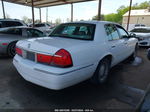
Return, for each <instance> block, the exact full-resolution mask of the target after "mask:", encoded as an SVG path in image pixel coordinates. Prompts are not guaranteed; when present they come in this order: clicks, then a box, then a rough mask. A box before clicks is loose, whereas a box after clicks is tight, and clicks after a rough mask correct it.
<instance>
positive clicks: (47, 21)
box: [46, 7, 48, 22]
mask: <svg viewBox="0 0 150 112" xmlns="http://www.w3.org/2000/svg"><path fill="white" fill-rule="evenodd" d="M46 22H48V7H47V8H46Z"/></svg>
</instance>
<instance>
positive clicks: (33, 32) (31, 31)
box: [27, 29, 45, 37]
mask: <svg viewBox="0 0 150 112" xmlns="http://www.w3.org/2000/svg"><path fill="white" fill-rule="evenodd" d="M27 35H28V37H43V36H45V35H44V33H43V32H41V31H39V30H36V29H27Z"/></svg>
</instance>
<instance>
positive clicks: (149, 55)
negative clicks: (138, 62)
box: [147, 49, 150, 60]
mask: <svg viewBox="0 0 150 112" xmlns="http://www.w3.org/2000/svg"><path fill="white" fill-rule="evenodd" d="M147 58H148V59H149V60H150V49H148V53H147Z"/></svg>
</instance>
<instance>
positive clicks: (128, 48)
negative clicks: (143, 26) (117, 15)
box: [116, 25, 134, 58]
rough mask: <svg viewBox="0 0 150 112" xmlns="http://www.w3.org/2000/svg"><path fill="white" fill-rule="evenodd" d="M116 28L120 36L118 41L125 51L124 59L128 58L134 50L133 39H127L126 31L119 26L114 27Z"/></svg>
mask: <svg viewBox="0 0 150 112" xmlns="http://www.w3.org/2000/svg"><path fill="white" fill-rule="evenodd" d="M116 28H117V30H118V32H119V35H120V40H121V41H122V43H123V49H124V50H125V54H124V58H127V57H128V56H130V55H131V54H132V52H133V49H134V44H133V41H132V40H133V39H131V38H129V34H128V33H127V31H126V30H125V29H124V28H122V27H121V26H119V25H116Z"/></svg>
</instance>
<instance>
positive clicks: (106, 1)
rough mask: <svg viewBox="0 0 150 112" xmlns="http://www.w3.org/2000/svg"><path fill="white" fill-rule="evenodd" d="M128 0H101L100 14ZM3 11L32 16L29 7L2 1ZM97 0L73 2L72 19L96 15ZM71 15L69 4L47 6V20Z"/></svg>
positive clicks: (85, 18) (12, 16)
mask: <svg viewBox="0 0 150 112" xmlns="http://www.w3.org/2000/svg"><path fill="white" fill-rule="evenodd" d="M144 1H147V0H133V4H135V3H141V2H144ZM129 2H130V0H102V14H109V13H116V10H117V9H118V8H119V7H120V6H122V5H125V6H128V5H129ZM1 6H2V5H1V3H0V18H3V13H2V7H1ZM4 6H5V12H6V14H8V15H9V16H10V18H13V19H22V17H23V16H27V17H28V18H32V12H31V7H28V6H22V5H16V4H12V3H7V2H4ZM34 11H35V19H39V9H37V8H35V10H34ZM41 12H42V21H43V22H45V21H46V8H42V9H41ZM97 12H98V1H92V2H83V3H75V4H74V20H81V19H83V20H89V19H92V17H93V16H95V15H97ZM70 17H71V5H70V4H68V5H60V6H53V7H48V21H51V22H55V19H57V18H60V19H61V20H62V22H65V21H66V20H67V18H69V19H70Z"/></svg>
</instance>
